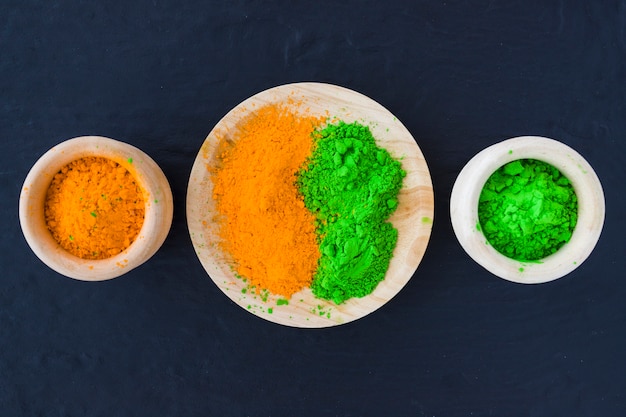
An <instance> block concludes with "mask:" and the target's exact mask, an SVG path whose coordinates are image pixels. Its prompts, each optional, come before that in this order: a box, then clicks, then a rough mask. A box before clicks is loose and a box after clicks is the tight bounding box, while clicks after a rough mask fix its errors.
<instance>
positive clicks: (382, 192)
mask: <svg viewBox="0 0 626 417" xmlns="http://www.w3.org/2000/svg"><path fill="white" fill-rule="evenodd" d="M315 136H316V148H315V150H314V152H313V154H312V156H311V157H310V158H309V160H308V162H307V164H306V165H305V166H304V167H303V169H302V170H301V171H300V173H299V177H298V185H299V187H300V191H301V192H302V194H303V195H304V202H305V204H306V207H307V208H308V209H309V210H311V212H313V213H314V214H315V216H316V218H317V220H318V221H317V227H318V230H317V232H318V235H319V236H320V251H321V253H322V255H321V258H320V261H319V268H318V270H317V273H316V275H315V278H314V280H313V283H312V284H311V289H312V291H313V293H314V294H315V295H316V296H317V297H320V298H324V299H328V300H333V301H334V302H335V303H336V304H341V303H343V302H344V301H345V300H347V299H349V298H352V297H363V296H365V295H368V294H370V293H371V292H372V291H373V290H374V289H375V288H376V286H377V285H378V283H379V282H380V281H381V280H382V279H383V278H384V277H385V273H386V271H387V268H388V267H389V260H390V259H391V256H392V254H393V250H394V248H395V245H396V241H397V237H398V231H397V230H396V229H395V228H394V227H393V226H392V225H391V223H389V222H388V221H387V219H388V218H389V216H390V215H391V213H393V212H394V211H395V209H396V207H397V205H398V200H397V194H398V192H399V190H400V188H401V187H402V179H403V178H404V176H405V175H406V173H405V171H403V170H402V168H401V166H400V163H399V162H398V161H395V160H394V159H393V158H392V157H391V156H390V155H389V152H387V151H386V150H385V149H382V148H380V147H378V146H377V145H376V143H375V140H374V137H373V136H372V134H371V132H370V130H369V128H367V127H365V126H362V125H360V124H359V123H356V122H355V123H351V124H346V123H344V122H341V121H340V122H339V123H338V124H336V125H334V124H332V125H328V126H327V127H326V128H325V129H323V130H321V131H319V132H317V133H316V135H315Z"/></svg>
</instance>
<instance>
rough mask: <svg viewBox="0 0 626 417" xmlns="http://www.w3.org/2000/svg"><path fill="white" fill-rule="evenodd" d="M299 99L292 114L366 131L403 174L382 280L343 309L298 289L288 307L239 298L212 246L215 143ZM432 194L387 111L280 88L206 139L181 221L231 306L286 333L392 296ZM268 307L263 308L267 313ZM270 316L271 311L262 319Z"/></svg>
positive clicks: (408, 269) (409, 143)
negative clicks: (258, 114) (268, 108)
mask: <svg viewBox="0 0 626 417" xmlns="http://www.w3.org/2000/svg"><path fill="white" fill-rule="evenodd" d="M290 98H293V99H295V100H298V101H301V104H299V106H298V110H297V111H299V112H303V109H306V110H304V111H305V112H306V113H310V114H313V115H328V116H329V117H331V118H337V119H340V120H343V121H346V122H353V121H358V122H360V123H362V124H364V125H367V126H369V127H370V129H371V131H372V133H373V135H374V137H375V138H376V140H377V143H378V144H379V145H380V146H383V147H385V148H386V149H387V150H388V151H389V152H390V153H391V154H392V156H394V157H395V158H397V159H398V160H400V162H401V164H402V167H403V169H404V170H406V172H407V176H406V177H405V179H404V183H403V188H402V189H401V191H400V194H399V197H398V199H399V205H398V209H397V210H396V212H395V213H394V214H393V215H392V217H391V218H390V221H391V222H392V223H393V225H394V226H395V227H396V228H397V229H398V231H399V233H398V243H397V246H396V249H395V251H394V256H393V258H392V260H391V263H390V265H389V269H388V271H387V274H386V276H385V279H384V280H383V281H382V282H381V283H380V284H379V285H378V286H377V288H376V289H375V290H374V292H373V293H372V294H370V295H369V296H366V297H363V298H353V299H350V300H348V301H346V302H345V303H344V304H341V305H336V304H334V303H333V302H331V301H326V300H321V299H318V298H316V297H315V296H314V295H313V293H312V292H311V290H310V289H308V288H306V289H304V290H302V291H300V292H298V293H296V294H294V295H293V296H292V298H291V299H290V301H289V304H288V305H280V306H278V305H277V304H276V301H277V299H278V298H279V297H276V296H274V295H270V296H269V297H268V298H267V299H266V300H265V301H264V300H262V299H261V297H260V296H258V295H255V294H250V293H244V292H243V291H245V290H244V289H245V287H246V286H245V283H244V282H242V280H240V279H237V278H236V277H235V276H234V274H233V272H232V270H231V267H230V262H229V260H228V259H227V257H226V256H225V255H224V254H223V253H221V252H220V250H219V249H218V248H217V243H218V238H217V233H216V232H217V230H216V226H215V225H214V224H213V222H212V215H213V213H214V212H215V206H214V202H213V200H212V199H211V198H210V196H211V194H212V187H213V185H212V182H211V180H210V173H209V171H208V170H207V166H212V165H213V164H214V163H215V158H216V149H217V145H218V143H219V141H220V139H221V138H225V139H231V138H232V133H233V130H234V128H235V127H236V126H237V124H238V122H239V121H240V120H241V119H242V118H243V117H245V116H246V115H248V114H249V113H250V112H252V111H254V109H255V108H257V107H259V106H263V105H264V104H268V103H277V102H285V101H286V100H288V99H290ZM433 210H434V200H433V189H432V182H431V178H430V173H429V170H428V167H427V165H426V161H425V160H424V156H423V154H422V152H421V150H420V148H419V146H418V145H417V144H416V142H415V140H414V139H413V137H412V135H411V134H410V133H409V131H408V130H407V129H406V128H405V127H404V125H402V123H401V122H400V121H399V120H398V119H397V118H396V117H394V116H393V114H391V113H390V112H389V111H388V110H386V109H385V108H384V107H382V106H381V105H380V104H378V103H376V102H375V101H373V100H371V99H369V98H368V97H366V96H364V95H362V94H359V93H356V92H354V91H351V90H348V89H345V88H342V87H338V86H334V85H329V84H321V83H298V84H287V85H283V86H279V87H276V88H272V89H269V90H266V91H263V92H261V93H259V94H257V95H255V96H253V97H251V98H249V99H247V100H245V101H244V102H242V103H241V104H240V105H238V106H237V107H235V108H234V109H233V110H231V111H230V112H229V113H228V114H227V115H226V116H224V118H222V120H220V121H219V123H218V124H217V125H216V126H215V128H214V129H213V130H212V131H211V133H210V134H209V135H208V137H207V138H206V140H205V141H204V143H203V145H202V147H201V149H200V151H199V153H198V155H197V158H196V160H195V163H194V165H193V168H192V171H191V176H190V179H189V186H188V190H187V222H188V226H189V232H190V235H191V239H192V242H193V245H194V248H195V250H196V253H197V255H198V258H199V259H200V262H201V263H202V265H203V266H204V268H205V270H206V271H207V273H208V274H209V276H210V277H211V279H212V280H213V282H214V283H215V284H216V285H217V286H218V288H219V289H220V290H221V291H223V292H224V294H226V295H227V296H228V297H229V298H230V299H231V300H233V301H234V302H235V303H236V304H238V305H239V306H240V307H242V308H244V309H246V310H247V311H249V312H251V313H253V314H256V315H258V316H259V317H262V318H263V319H266V320H269V321H272V322H275V323H279V324H283V325H287V326H294V327H329V326H335V325H338V324H342V323H347V322H350V321H353V320H356V319H358V318H361V317H363V316H365V315H367V314H369V313H371V312H372V311H374V310H376V309H378V308H379V307H381V306H382V305H384V304H385V303H386V302H388V301H389V300H390V299H391V298H393V297H394V296H395V295H396V294H397V293H398V292H399V291H400V290H401V289H402V288H403V287H404V285H405V284H406V283H407V282H408V281H409V279H410V278H411V277H412V276H413V274H414V273H415V270H416V269H417V267H418V265H419V263H420V261H421V259H422V257H423V255H424V252H425V250H426V246H427V244H428V240H429V237H430V233H431V229H432V222H433ZM270 309H271V310H270ZM270 311H271V313H270Z"/></svg>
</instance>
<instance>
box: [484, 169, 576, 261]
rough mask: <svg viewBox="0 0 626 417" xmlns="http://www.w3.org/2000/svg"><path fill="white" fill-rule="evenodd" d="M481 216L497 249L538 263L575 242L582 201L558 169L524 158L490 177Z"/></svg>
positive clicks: (486, 230)
mask: <svg viewBox="0 0 626 417" xmlns="http://www.w3.org/2000/svg"><path fill="white" fill-rule="evenodd" d="M478 217H479V221H480V226H481V228H482V230H483V233H484V234H485V237H486V238H487V240H488V241H489V243H490V244H491V245H492V246H493V247H494V249H496V250H497V251H498V252H500V253H502V254H504V255H505V256H508V257H509V258H512V259H516V260H520V261H534V260H538V259H542V258H545V257H546V256H548V255H551V254H553V253H555V252H556V251H558V250H559V249H560V248H561V247H562V246H563V245H564V244H565V243H567V242H568V241H569V240H570V238H571V237H572V232H573V230H574V227H575V226H576V221H577V219H578V201H577V199H576V193H575V192H574V188H573V187H572V185H571V183H570V182H569V180H568V179H567V178H566V177H565V176H563V174H561V172H560V171H559V170H558V169H556V168H555V167H553V166H552V165H550V164H547V163H545V162H542V161H538V160H534V159H520V160H516V161H513V162H509V163H508V164H506V165H504V166H502V167H500V168H499V169H498V170H497V171H496V172H494V173H493V174H492V175H491V177H489V179H488V180H487V182H486V183H485V185H484V187H483V189H482V192H481V194H480V198H479V203H478Z"/></svg>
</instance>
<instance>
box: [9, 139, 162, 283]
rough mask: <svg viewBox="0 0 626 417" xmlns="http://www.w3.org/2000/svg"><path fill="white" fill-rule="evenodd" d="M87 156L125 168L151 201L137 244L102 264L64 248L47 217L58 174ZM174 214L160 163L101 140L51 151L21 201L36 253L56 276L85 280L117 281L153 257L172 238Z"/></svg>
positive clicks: (77, 141) (26, 183)
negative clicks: (47, 202) (48, 194)
mask: <svg viewBox="0 0 626 417" xmlns="http://www.w3.org/2000/svg"><path fill="white" fill-rule="evenodd" d="M88 156H100V157H104V158H108V159H111V160H113V161H115V162H117V163H119V164H120V165H121V166H123V167H124V168H126V169H127V170H128V171H129V172H130V173H131V174H132V175H133V176H134V177H135V179H136V180H137V181H138V182H139V184H140V186H141V188H142V189H143V191H144V198H145V201H146V207H145V218H144V222H143V226H142V228H141V230H140V232H139V235H138V236H137V238H136V239H135V241H134V242H133V243H132V244H131V245H130V246H129V247H128V248H127V249H126V250H124V251H123V252H122V253H120V254H118V255H115V256H113V257H110V258H107V259H101V260H88V259H82V258H79V257H77V256H75V255H72V254H71V253H69V252H67V251H66V250H65V249H63V248H62V247H61V246H60V245H59V244H58V243H57V241H56V240H55V239H54V238H53V237H52V234H51V233H50V231H49V230H48V227H47V225H46V220H45V216H44V203H45V198H46V192H47V190H48V188H49V186H50V183H51V182H52V179H53V177H54V175H55V174H56V173H58V172H59V171H60V170H61V168H63V167H64V166H65V165H67V164H69V163H70V162H72V161H74V160H77V159H80V158H83V157H88ZM129 161H132V162H129ZM172 214H173V201H172V192H171V190H170V186H169V183H168V181H167V178H166V177H165V175H164V174H163V171H161V169H160V168H159V166H158V165H157V164H156V162H154V161H153V160H152V159H151V158H150V157H149V156H148V155H146V154H145V153H144V152H142V151H141V150H139V149H137V148H135V147H133V146H131V145H129V144H127V143H124V142H119V141H116V140H113V139H109V138H104V137H100V136H82V137H78V138H74V139H69V140H67V141H65V142H62V143H60V144H59V145H57V146H55V147H53V148H52V149H50V150H49V151H48V152H46V153H45V154H44V155H43V156H42V157H41V158H40V159H39V160H38V161H37V162H36V163H35V165H34V166H33V167H32V169H31V170H30V172H29V173H28V175H27V176H26V180H25V181H24V186H23V187H22V191H21V194H20V203H19V217H20V224H21V226H22V232H23V233H24V237H25V238H26V241H27V242H28V245H29V246H30V247H31V249H32V250H33V252H34V253H35V255H37V257H38V258H39V259H41V261H42V262H43V263H45V264H46V265H48V266H49V267H50V268H52V269H53V270H55V271H56V272H58V273H60V274H62V275H65V276H67V277H70V278H75V279H79V280H84V281H102V280H106V279H111V278H116V277H119V276H120V275H123V274H125V273H126V272H128V271H130V270H132V269H133V268H136V267H138V266H139V265H141V264H143V263H144V262H146V261H147V260H148V259H150V257H151V256H152V255H154V253H156V251H157V250H158V249H159V248H160V247H161V245H162V244H163V242H164V241H165V238H166V237H167V234H168V232H169V230H170V226H171V224H172Z"/></svg>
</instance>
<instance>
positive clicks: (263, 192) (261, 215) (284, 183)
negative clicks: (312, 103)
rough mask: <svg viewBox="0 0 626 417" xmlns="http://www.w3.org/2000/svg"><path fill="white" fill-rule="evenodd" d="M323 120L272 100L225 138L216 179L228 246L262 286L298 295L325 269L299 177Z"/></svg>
mask: <svg viewBox="0 0 626 417" xmlns="http://www.w3.org/2000/svg"><path fill="white" fill-rule="evenodd" d="M319 123H320V120H319V119H317V118H314V117H305V116H301V115H298V114H296V113H294V112H291V111H290V110H288V109H287V108H286V107H284V106H281V105H268V106H265V107H262V108H259V109H258V110H257V111H255V112H254V113H252V114H251V115H250V116H249V117H247V118H246V119H245V120H243V121H242V122H241V124H240V125H239V126H238V128H237V129H236V131H235V133H234V134H233V135H232V137H229V138H224V139H223V140H221V142H220V146H221V150H220V155H219V158H218V159H219V161H220V162H219V163H220V165H219V166H217V167H216V168H215V171H214V174H213V175H212V176H211V178H212V181H213V184H214V189H213V198H214V199H215V201H216V208H217V211H218V213H219V215H218V218H217V222H218V225H219V236H220V238H221V248H222V249H223V250H224V251H225V252H226V253H228V254H229V255H230V256H231V257H232V261H233V267H234V268H235V271H236V272H237V274H238V275H239V276H241V277H242V278H244V279H246V280H247V282H248V284H249V286H251V287H256V289H257V290H267V291H270V292H271V293H273V294H277V295H282V296H285V297H290V296H291V295H292V294H293V293H295V292H297V291H300V290H301V289H302V288H304V287H307V286H309V285H310V283H311V280H312V277H313V273H314V272H315V269H316V268H317V260H318V258H319V256H320V255H319V249H318V247H317V242H316V235H315V224H314V221H315V219H314V217H313V215H312V214H311V213H310V212H309V211H308V210H307V209H306V208H305V206H304V202H303V198H302V196H301V195H300V194H299V193H298V190H297V188H296V186H295V184H294V182H295V174H296V173H297V172H298V169H299V167H300V166H301V165H302V164H303V163H304V161H305V160H306V158H307V156H308V155H309V154H310V153H311V149H312V146H313V139H312V137H311V132H312V131H313V129H314V127H315V125H317V124H319Z"/></svg>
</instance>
